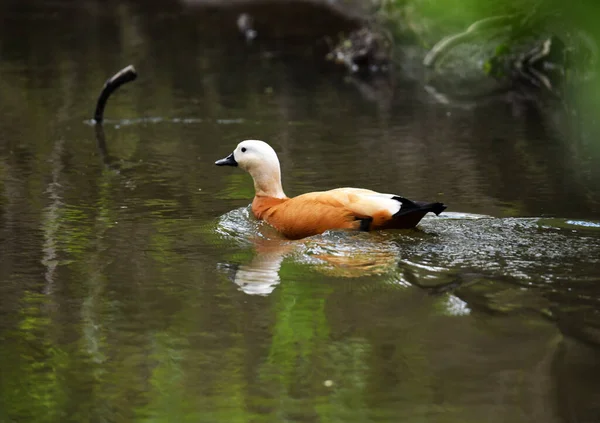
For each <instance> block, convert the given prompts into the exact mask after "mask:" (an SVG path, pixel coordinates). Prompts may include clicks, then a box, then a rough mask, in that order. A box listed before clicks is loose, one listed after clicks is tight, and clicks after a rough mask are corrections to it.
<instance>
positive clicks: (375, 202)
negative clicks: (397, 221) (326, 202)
mask: <svg viewBox="0 0 600 423" xmlns="http://www.w3.org/2000/svg"><path fill="white" fill-rule="evenodd" d="M331 191H332V192H339V193H343V194H345V195H347V196H348V198H349V199H350V197H355V198H356V197H358V199H359V201H358V202H353V201H349V204H347V207H349V208H350V209H355V210H356V212H358V213H361V214H366V215H368V216H373V215H374V214H375V213H378V212H381V211H382V210H386V211H387V212H389V213H390V214H391V215H394V214H396V213H398V211H399V210H400V208H401V207H402V204H401V203H400V201H398V200H394V199H393V197H396V195H395V194H383V193H380V192H377V191H371V190H370V189H362V188H337V189H334V190H331Z"/></svg>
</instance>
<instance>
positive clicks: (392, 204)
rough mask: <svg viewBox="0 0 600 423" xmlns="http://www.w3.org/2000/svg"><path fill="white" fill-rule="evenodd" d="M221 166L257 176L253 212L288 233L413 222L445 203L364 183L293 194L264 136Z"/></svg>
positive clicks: (289, 235)
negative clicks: (382, 190)
mask: <svg viewBox="0 0 600 423" xmlns="http://www.w3.org/2000/svg"><path fill="white" fill-rule="evenodd" d="M215 164H216V165H217V166H239V167H241V168H242V169H244V170H245V171H246V172H248V173H249V174H250V176H252V179H254V190H255V196H254V200H253V201H252V213H253V214H254V216H256V218H257V219H259V220H265V221H266V222H267V223H268V224H270V225H271V226H273V227H274V228H275V229H277V230H278V231H279V232H281V233H282V234H283V235H284V236H285V237H286V238H289V239H300V238H304V237H307V236H311V235H317V234H320V233H323V232H325V231H327V230H329V229H350V230H361V231H373V230H379V229H408V228H414V227H415V226H416V225H417V224H418V223H419V221H420V220H421V219H422V218H423V216H425V215H426V214H427V213H428V212H433V213H435V214H436V215H439V214H440V213H441V212H442V211H444V209H445V208H446V206H445V205H444V204H442V203H423V202H419V201H410V200H407V199H406V198H403V197H400V196H398V195H394V194H382V193H379V192H376V191H371V190H368V189H362V188H337V189H332V190H330V191H320V192H310V193H307V194H302V195H299V196H297V197H293V198H289V197H287V196H286V195H285V193H284V192H283V188H282V186H281V170H280V168H279V159H278V158H277V153H275V150H273V149H272V148H271V146H270V145H269V144H267V143H266V142H264V141H258V140H246V141H242V142H241V143H239V144H238V146H237V148H236V149H235V150H234V151H233V153H231V154H230V155H229V156H227V157H225V158H224V159H221V160H217V161H216V162H215Z"/></svg>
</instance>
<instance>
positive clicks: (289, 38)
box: [0, 1, 600, 422]
mask: <svg viewBox="0 0 600 423" xmlns="http://www.w3.org/2000/svg"><path fill="white" fill-rule="evenodd" d="M236 13H237V12H235V11H234V12H231V11H228V12H223V11H219V10H218V9H209V10H204V9H188V8H185V7H183V6H178V5H168V6H164V7H163V8H159V7H158V6H155V5H152V4H142V5H139V4H136V3H110V2H109V3H107V4H104V3H96V2H72V3H71V2H66V3H65V2H60V1H55V2H37V1H12V2H11V1H8V2H3V3H2V5H0V257H1V259H0V421H1V422H44V421H48V422H59V421H60V422H67V421H73V422H102V421H106V422H131V421H136V422H137V421H148V422H149V421H153V422H158V421H164V422H188V421H190V422H263V421H264V422H267V421H268V422H282V421H298V422H337V421H339V422H371V421H372V422H397V421H410V422H509V421H510V422H597V421H600V382H599V380H600V379H599V378H598V375H599V374H600V350H599V345H600V302H599V300H598V295H599V294H600V270H599V269H600V223H599V222H600V203H599V201H598V199H599V195H598V193H599V187H600V184H599V181H600V177H599V173H598V167H597V164H596V162H595V159H594V158H595V157H596V156H594V155H593V151H592V152H590V151H589V150H588V149H586V148H587V147H586V145H585V144H582V143H580V142H579V140H578V139H576V138H573V135H572V132H571V131H570V128H571V129H572V126H573V124H572V122H571V121H570V120H569V119H566V118H565V117H564V116H562V115H561V112H560V110H559V111H556V112H552V113H540V112H537V111H536V110H535V109H534V108H532V107H528V106H527V105H524V104H517V103H515V102H514V101H508V100H507V99H506V97H504V98H501V99H497V100H493V101H485V102H483V101H481V102H479V103H478V104H474V103H471V104H458V105H455V104H453V105H448V104H442V103H439V102H438V101H437V100H436V99H435V98H434V97H433V96H431V95H430V94H429V93H428V92H427V91H426V90H425V89H424V88H423V86H422V85H421V84H420V82H419V81H418V80H415V79H409V78H408V77H406V78H404V77H402V76H401V75H400V76H399V77H398V78H397V80H395V81H394V83H393V84H391V85H390V84H388V82H387V81H378V83H377V84H376V85H371V86H369V85H364V84H360V83H357V81H352V80H345V78H344V74H343V73H342V72H340V71H339V70H337V69H335V68H332V67H331V66H330V65H328V64H326V63H324V62H323V60H322V56H323V51H324V49H325V44H324V42H323V40H322V39H321V38H319V37H318V36H316V35H315V34H314V33H311V31H310V28H311V25H305V26H306V27H307V28H309V30H307V29H306V28H301V29H299V30H298V31H292V30H291V29H290V33H289V34H288V33H286V32H285V28H287V27H290V28H291V26H290V25H291V24H290V23H287V24H286V25H282V26H281V28H280V29H279V31H283V32H281V33H279V35H278V37H276V38H274V37H271V38H270V39H269V40H264V41H263V42H260V41H257V42H255V43H253V44H252V45H247V44H246V43H245V42H244V41H243V40H241V39H240V38H239V37H238V36H237V35H238V34H237V33H236V30H235V24H234V22H233V23H232V22H231V19H232V17H233V18H235V16H236V15H235V14H236ZM303 13H308V11H304V12H303ZM323 19H324V20H325V22H324V23H323V24H322V25H331V30H332V31H334V30H338V29H340V28H343V26H344V25H343V24H340V23H338V22H337V21H335V22H334V21H332V22H329V23H327V19H325V18H323ZM290 21H291V22H293V19H290ZM336 25H338V26H339V27H340V28H337V27H336ZM298 26H300V25H298ZM282 28H283V29H282ZM313 29H314V28H313ZM259 35H260V32H259ZM258 40H260V37H259V39H258ZM129 63H133V64H135V65H136V68H137V69H138V71H139V74H140V76H139V79H138V80H137V81H135V82H133V83H131V84H130V85H127V86H126V87H124V88H122V89H121V90H120V91H119V92H117V93H116V94H115V95H114V97H113V98H111V100H110V102H109V104H108V107H107V113H106V118H107V121H106V123H105V125H104V136H105V141H106V147H107V150H108V151H103V150H102V149H99V148H98V147H97V142H98V140H97V134H96V131H95V128H94V127H93V126H91V125H90V123H89V119H90V117H91V114H92V112H93V108H94V103H95V99H96V96H97V95H98V93H99V89H100V87H101V86H102V84H103V82H104V81H105V80H106V78H107V77H108V76H110V75H112V74H113V73H114V72H115V71H116V70H118V69H120V68H122V67H123V66H125V65H127V64H129ZM246 138H258V139H264V140H266V141H268V142H270V143H271V144H272V145H273V146H274V147H275V149H276V150H277V152H278V153H279V155H280V159H281V161H282V171H283V179H284V187H285V190H286V192H287V193H288V195H295V194H299V193H302V192H305V191H309V190H318V189H327V188H333V187H338V186H361V187H367V188H372V189H376V190H382V191H386V192H390V191H392V192H398V193H400V194H403V195H405V196H407V197H409V198H415V199H431V200H433V199H437V200H441V201H444V202H446V203H447V204H448V205H449V209H448V213H446V216H445V217H444V218H434V217H432V218H427V219H426V220H424V221H423V223H422V225H421V228H420V230H418V231H408V232H396V233H394V232H389V233H370V234H364V233H359V234H350V233H326V234H324V235H322V236H317V237H314V238H310V239H307V240H304V241H300V242H285V241H282V240H281V239H279V238H278V237H277V236H276V234H274V233H273V231H272V230H270V229H269V228H268V227H266V226H265V225H262V224H259V223H258V222H256V221H254V220H253V219H252V218H251V217H250V216H249V211H248V208H247V205H248V204H249V202H250V199H251V197H252V183H251V181H250V179H249V177H248V176H247V175H245V174H243V173H242V172H241V171H240V170H239V169H223V168H217V167H215V166H214V165H213V163H214V160H216V159H218V158H221V157H223V156H225V155H226V154H229V152H230V151H231V150H232V149H233V148H234V147H235V145H236V144H237V142H238V141H240V140H242V139H246Z"/></svg>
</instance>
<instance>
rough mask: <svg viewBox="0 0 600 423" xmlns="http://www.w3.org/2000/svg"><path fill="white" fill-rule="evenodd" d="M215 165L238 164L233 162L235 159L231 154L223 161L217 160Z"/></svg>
mask: <svg viewBox="0 0 600 423" xmlns="http://www.w3.org/2000/svg"><path fill="white" fill-rule="evenodd" d="M215 164H216V165H217V166H237V165H238V162H236V161H235V157H233V153H231V154H230V155H229V156H227V157H225V158H224V159H221V160H217V161H216V162H215Z"/></svg>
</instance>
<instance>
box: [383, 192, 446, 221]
mask: <svg viewBox="0 0 600 423" xmlns="http://www.w3.org/2000/svg"><path fill="white" fill-rule="evenodd" d="M392 198H393V199H394V200H397V201H399V202H400V204H401V205H402V207H400V210H398V212H397V213H396V214H394V217H396V216H402V215H405V214H409V213H412V212H415V211H420V212H425V213H428V212H432V213H435V215H436V216H439V214H440V213H441V212H443V211H444V210H446V206H445V205H444V204H443V203H425V202H422V201H416V202H415V201H411V200H409V199H407V198H404V197H400V196H394V197H392Z"/></svg>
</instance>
